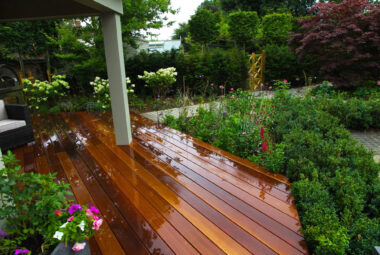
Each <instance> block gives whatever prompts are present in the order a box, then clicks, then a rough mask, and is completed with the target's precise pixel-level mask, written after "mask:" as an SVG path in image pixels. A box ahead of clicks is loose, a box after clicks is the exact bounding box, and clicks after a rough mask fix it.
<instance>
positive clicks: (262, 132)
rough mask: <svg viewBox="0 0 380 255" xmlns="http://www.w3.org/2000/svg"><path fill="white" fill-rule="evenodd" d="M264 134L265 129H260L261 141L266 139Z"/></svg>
mask: <svg viewBox="0 0 380 255" xmlns="http://www.w3.org/2000/svg"><path fill="white" fill-rule="evenodd" d="M264 132H265V130H264V128H263V127H261V129H260V137H261V139H264Z"/></svg>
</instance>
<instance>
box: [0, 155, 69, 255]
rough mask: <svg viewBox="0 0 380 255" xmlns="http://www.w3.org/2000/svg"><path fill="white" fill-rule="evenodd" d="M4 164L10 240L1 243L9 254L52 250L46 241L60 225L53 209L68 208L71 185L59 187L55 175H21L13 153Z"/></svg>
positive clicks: (1, 177)
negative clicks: (45, 238) (20, 248)
mask: <svg viewBox="0 0 380 255" xmlns="http://www.w3.org/2000/svg"><path fill="white" fill-rule="evenodd" d="M3 160H4V164H5V166H6V167H5V168H3V169H0V199H1V203H2V207H1V208H0V219H5V220H6V223H7V225H6V228H5V232H6V233H7V234H8V237H7V238H5V239H3V240H1V239H0V243H2V245H4V246H5V248H6V249H8V251H9V252H11V251H14V249H15V248H17V247H27V246H28V247H27V248H29V249H30V250H32V251H33V252H36V253H40V252H43V251H44V250H45V249H46V248H48V246H49V243H48V242H45V240H44V237H45V236H47V235H48V233H50V232H51V231H52V229H53V228H54V225H56V224H57V218H56V217H55V214H54V209H53V208H60V207H63V206H64V205H65V204H66V197H65V196H66V195H69V194H70V192H69V191H68V188H69V185H68V184H66V183H64V182H61V183H59V184H57V183H56V182H55V174H47V175H41V174H35V173H33V172H31V173H22V172H20V169H21V167H20V166H19V165H18V164H17V160H16V159H15V156H14V155H13V154H12V153H10V152H8V154H7V155H3ZM9 240H12V241H9ZM41 245H42V246H41Z"/></svg>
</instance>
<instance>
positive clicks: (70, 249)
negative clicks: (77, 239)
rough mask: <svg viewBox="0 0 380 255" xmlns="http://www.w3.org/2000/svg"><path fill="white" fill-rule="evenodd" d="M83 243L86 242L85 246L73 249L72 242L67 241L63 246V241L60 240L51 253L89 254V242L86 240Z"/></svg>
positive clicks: (62, 254) (67, 254)
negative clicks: (81, 248) (80, 248)
mask: <svg viewBox="0 0 380 255" xmlns="http://www.w3.org/2000/svg"><path fill="white" fill-rule="evenodd" d="M84 243H86V246H85V247H84V249H83V250H80V251H73V246H74V243H68V244H67V246H65V243H63V242H61V243H59V244H58V245H57V247H55V249H54V251H53V252H52V253H51V255H90V254H91V250H90V244H89V243H88V241H87V240H86V241H84Z"/></svg>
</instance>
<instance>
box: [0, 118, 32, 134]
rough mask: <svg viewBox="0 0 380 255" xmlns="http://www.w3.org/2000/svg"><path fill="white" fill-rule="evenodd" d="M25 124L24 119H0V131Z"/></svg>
mask: <svg viewBox="0 0 380 255" xmlns="http://www.w3.org/2000/svg"><path fill="white" fill-rule="evenodd" d="M25 126H26V122H25V120H0V133H2V132H5V131H9V130H13V129H16V128H20V127H25Z"/></svg>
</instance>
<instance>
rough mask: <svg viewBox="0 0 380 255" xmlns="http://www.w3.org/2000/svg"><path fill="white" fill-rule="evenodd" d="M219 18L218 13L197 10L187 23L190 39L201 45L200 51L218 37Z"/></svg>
mask: <svg viewBox="0 0 380 255" xmlns="http://www.w3.org/2000/svg"><path fill="white" fill-rule="evenodd" d="M219 21H220V17H219V14H218V13H213V12H212V11H209V10H204V9H200V10H198V11H197V12H196V13H195V14H194V15H193V16H191V19H190V21H189V29H190V34H191V38H192V39H193V40H194V41H195V42H198V43H201V44H202V49H204V48H205V46H206V45H207V44H208V43H210V42H212V41H214V40H215V39H216V38H217V37H218V35H219V29H218V23H219ZM202 51H203V50H202Z"/></svg>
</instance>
